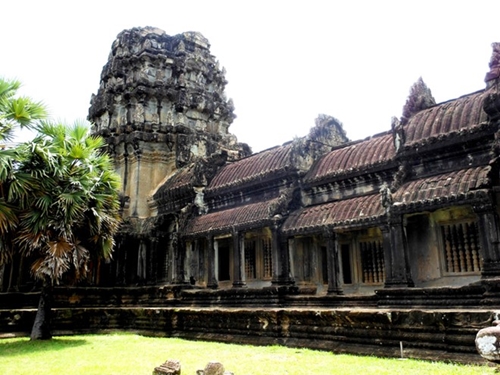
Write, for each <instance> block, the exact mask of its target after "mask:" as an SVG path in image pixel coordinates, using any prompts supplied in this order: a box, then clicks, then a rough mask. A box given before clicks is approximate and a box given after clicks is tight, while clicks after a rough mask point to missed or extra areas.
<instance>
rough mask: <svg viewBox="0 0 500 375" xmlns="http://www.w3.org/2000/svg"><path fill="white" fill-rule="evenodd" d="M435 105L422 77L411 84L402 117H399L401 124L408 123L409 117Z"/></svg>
mask: <svg viewBox="0 0 500 375" xmlns="http://www.w3.org/2000/svg"><path fill="white" fill-rule="evenodd" d="M435 104H436V100H435V99H434V97H433V96H432V93H431V90H430V89H429V88H428V87H427V85H426V84H425V83H424V80H423V79H422V77H420V78H419V79H418V81H417V82H415V83H414V84H413V86H412V87H411V89H410V95H409V96H408V99H407V100H406V104H405V105H404V107H403V115H402V116H401V124H402V125H404V124H406V123H407V122H408V120H409V119H410V117H411V116H413V115H414V114H415V113H417V112H420V111H421V110H423V109H426V108H429V107H432V106H433V105H435Z"/></svg>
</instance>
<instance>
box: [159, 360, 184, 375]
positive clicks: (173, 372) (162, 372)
mask: <svg viewBox="0 0 500 375" xmlns="http://www.w3.org/2000/svg"><path fill="white" fill-rule="evenodd" d="M153 375H181V362H180V361H178V360H176V359H168V360H167V361H166V362H165V363H164V364H162V365H160V366H158V367H155V369H154V371H153Z"/></svg>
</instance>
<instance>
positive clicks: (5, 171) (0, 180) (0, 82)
mask: <svg viewBox="0 0 500 375" xmlns="http://www.w3.org/2000/svg"><path fill="white" fill-rule="evenodd" d="M20 87H21V83H20V82H19V81H17V80H6V79H3V78H1V77H0V266H2V265H4V264H5V263H7V262H9V261H10V260H11V258H12V255H13V246H12V239H13V238H14V237H13V235H14V232H15V228H16V227H17V223H18V211H17V207H16V206H15V204H13V203H12V198H13V192H14V190H16V189H17V190H19V189H21V188H22V186H23V185H24V188H25V189H29V180H28V181H27V180H25V178H26V177H27V176H25V175H23V174H16V169H15V165H16V161H17V160H19V159H20V158H21V156H20V153H19V150H18V149H16V148H14V147H9V144H8V142H10V141H11V140H12V137H13V134H14V131H15V130H17V129H18V128H23V127H27V128H31V127H33V126H34V125H35V123H36V122H37V121H38V120H40V119H43V118H45V117H46V116H47V112H46V110H45V107H44V105H43V104H42V103H41V102H35V101H33V100H32V99H30V98H28V97H19V96H17V91H18V89H19V88H20Z"/></svg>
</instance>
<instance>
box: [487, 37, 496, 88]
mask: <svg viewBox="0 0 500 375" xmlns="http://www.w3.org/2000/svg"><path fill="white" fill-rule="evenodd" d="M491 47H492V48H493V52H492V53H491V59H490V63H489V66H490V71H489V72H488V73H486V77H484V82H486V87H491V86H492V85H493V84H494V83H495V82H496V81H497V80H498V77H500V43H492V44H491Z"/></svg>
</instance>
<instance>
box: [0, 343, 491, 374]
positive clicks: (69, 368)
mask: <svg viewBox="0 0 500 375" xmlns="http://www.w3.org/2000/svg"><path fill="white" fill-rule="evenodd" d="M167 359H178V360H180V361H181V366H182V375H195V374H196V370H198V369H202V368H204V367H205V365H206V363H207V362H209V361H211V360H217V361H219V362H222V363H223V364H224V367H225V368H226V370H227V371H232V372H234V374H235V375H285V374H287V375H304V374H315V375H316V374H318V375H319V374H339V375H340V374H342V375H350V374H352V375H362V374H391V375H393V374H396V375H403V374H412V375H414V374H429V375H430V374H460V375H467V374H494V368H492V367H487V366H464V365H458V364H449V363H440V362H426V361H417V360H410V359H409V360H403V361H402V360H398V359H381V358H375V357H358V356H352V355H336V354H332V353H329V352H322V351H315V350H308V349H293V348H285V347H279V346H267V347H255V346H246V345H231V344H221V343H209V342H201V341H188V340H182V339H174V338H152V337H143V336H139V335H134V334H127V333H120V334H109V335H81V336H63V337H55V338H54V339H52V340H51V341H36V342H31V341H29V339H28V338H14V339H2V340H0V374H2V375H24V374H26V375H28V374H29V375H45V374H47V375H62V374H65V375H66V374H72V375H97V374H99V375H142V374H144V375H151V374H152V372H153V369H154V368H155V367H157V366H159V365H161V364H162V363H164V362H165V361H166V360H167Z"/></svg>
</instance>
